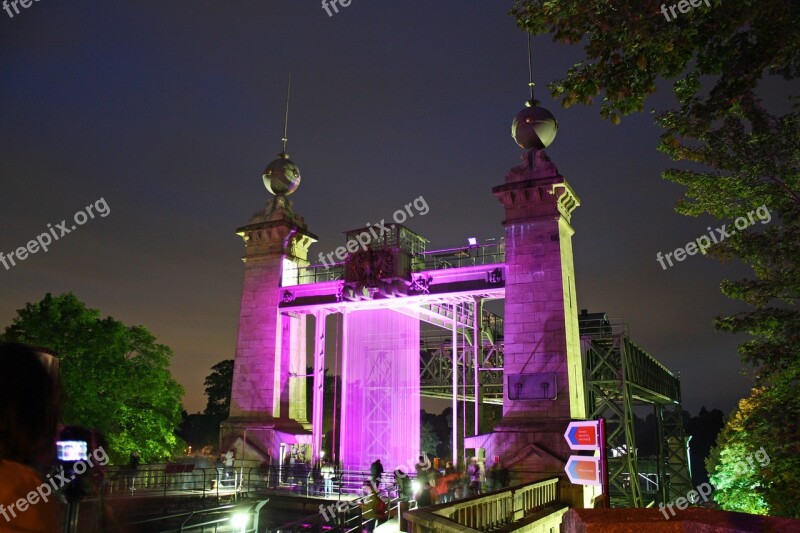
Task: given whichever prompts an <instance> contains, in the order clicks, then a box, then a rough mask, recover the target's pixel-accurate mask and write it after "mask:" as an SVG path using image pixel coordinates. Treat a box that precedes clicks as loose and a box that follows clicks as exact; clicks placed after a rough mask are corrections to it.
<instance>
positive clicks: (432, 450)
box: [419, 422, 442, 457]
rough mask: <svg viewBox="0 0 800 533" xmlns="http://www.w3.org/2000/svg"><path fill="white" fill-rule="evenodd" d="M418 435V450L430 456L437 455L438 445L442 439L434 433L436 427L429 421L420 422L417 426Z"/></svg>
mask: <svg viewBox="0 0 800 533" xmlns="http://www.w3.org/2000/svg"><path fill="white" fill-rule="evenodd" d="M419 435H420V448H419V451H420V452H422V453H426V454H428V455H430V456H431V457H436V456H437V455H438V449H439V445H440V444H441V443H442V440H441V439H440V438H439V435H438V434H437V433H436V428H435V427H434V426H433V424H432V423H431V422H422V425H421V426H420V428H419Z"/></svg>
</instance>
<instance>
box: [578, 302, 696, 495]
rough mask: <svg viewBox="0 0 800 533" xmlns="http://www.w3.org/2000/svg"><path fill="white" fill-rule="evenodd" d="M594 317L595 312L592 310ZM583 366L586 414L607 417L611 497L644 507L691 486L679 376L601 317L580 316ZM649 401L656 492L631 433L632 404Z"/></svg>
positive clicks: (683, 492)
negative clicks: (645, 486) (649, 489)
mask: <svg viewBox="0 0 800 533" xmlns="http://www.w3.org/2000/svg"><path fill="white" fill-rule="evenodd" d="M594 316H596V315H594ZM581 326H582V327H581V343H582V346H583V349H582V351H583V357H584V369H585V370H584V371H585V379H586V392H587V414H588V417H589V419H598V418H601V417H602V418H605V419H606V433H607V439H608V469H609V485H610V486H609V489H610V492H611V495H610V496H611V502H612V504H613V505H617V506H627V507H644V506H646V505H647V504H649V503H650V502H651V501H669V500H670V499H672V498H673V497H676V496H677V495H680V494H686V492H688V491H689V490H691V488H692V484H691V474H690V471H689V463H688V454H687V453H686V451H687V450H686V439H685V438H684V435H683V421H682V420H681V396H680V380H679V378H678V377H676V376H675V375H674V374H672V372H670V371H669V370H667V368H666V367H664V366H663V365H662V364H661V363H659V362H658V361H656V360H655V359H654V358H653V357H652V356H650V355H649V354H648V353H647V352H645V351H644V350H643V349H642V348H640V347H639V346H638V345H636V344H635V343H634V342H633V341H631V340H630V338H629V337H628V335H627V332H626V331H625V329H624V328H622V327H619V326H614V327H612V326H611V325H610V324H609V323H608V321H607V320H605V319H603V321H602V323H601V324H600V325H599V326H598V324H597V321H586V320H584V321H582V323H581ZM643 405H652V406H653V407H654V409H655V413H656V421H657V431H658V443H659V446H658V457H657V460H656V463H657V464H656V473H657V477H658V480H657V482H656V485H657V487H658V489H657V491H656V492H655V493H651V494H652V497H653V500H650V497H649V496H650V495H647V494H645V492H644V491H643V490H642V486H641V480H642V479H643V478H645V479H646V476H645V475H644V474H645V473H646V472H643V471H641V465H640V461H639V458H638V450H637V447H636V433H635V425H634V420H635V413H634V407H638V406H643Z"/></svg>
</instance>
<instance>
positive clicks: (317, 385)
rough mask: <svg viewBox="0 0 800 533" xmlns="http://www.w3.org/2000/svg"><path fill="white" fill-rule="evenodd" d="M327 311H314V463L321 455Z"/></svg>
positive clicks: (312, 436) (312, 416) (312, 422)
mask: <svg viewBox="0 0 800 533" xmlns="http://www.w3.org/2000/svg"><path fill="white" fill-rule="evenodd" d="M327 316H328V315H327V313H325V312H324V311H317V312H316V313H314V369H313V375H314V378H313V379H314V389H313V391H314V392H313V395H312V402H313V403H312V408H311V409H312V411H311V454H312V457H313V461H314V463H319V460H320V458H321V457H322V453H321V452H322V420H323V419H322V413H323V410H324V405H323V404H324V398H325V395H324V393H325V318H326V317H327Z"/></svg>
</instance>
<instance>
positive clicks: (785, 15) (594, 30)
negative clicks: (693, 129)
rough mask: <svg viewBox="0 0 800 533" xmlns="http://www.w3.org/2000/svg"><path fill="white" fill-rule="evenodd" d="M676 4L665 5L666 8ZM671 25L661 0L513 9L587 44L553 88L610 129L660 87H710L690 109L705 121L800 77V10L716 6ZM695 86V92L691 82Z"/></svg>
mask: <svg viewBox="0 0 800 533" xmlns="http://www.w3.org/2000/svg"><path fill="white" fill-rule="evenodd" d="M671 4H672V2H667V6H669V5H671ZM710 4H711V7H707V6H706V5H705V4H701V5H700V6H699V7H696V8H693V9H692V10H691V11H690V12H688V13H685V14H679V15H678V16H677V17H676V18H674V19H672V17H671V16H670V19H671V20H667V18H666V17H665V16H664V14H663V12H662V7H661V6H662V5H664V2H663V1H662V0H641V1H639V2H629V1H628V0H595V1H592V2H585V1H580V0H563V1H559V2H554V1H552V0H524V1H518V2H517V3H516V4H515V5H514V8H513V9H512V11H511V14H512V15H513V16H514V17H515V18H516V19H517V22H518V24H519V25H520V27H521V28H523V29H525V30H527V31H529V32H531V33H533V34H545V33H549V34H551V35H552V36H553V40H554V41H558V42H564V43H570V44H577V43H581V42H583V43H584V53H585V57H584V59H583V60H581V61H579V62H578V63H576V64H575V65H573V66H572V67H571V68H570V69H569V70H568V71H567V72H566V74H565V76H564V77H563V78H562V79H559V80H556V81H554V82H552V83H551V84H549V86H548V87H549V89H550V92H551V93H552V95H553V96H554V97H555V98H560V99H561V103H562V105H563V106H564V107H569V106H571V105H573V104H575V103H583V104H587V105H588V104H591V103H593V101H594V98H595V97H597V96H598V95H600V94H601V93H602V94H603V98H602V105H601V108H600V113H601V115H602V116H603V117H604V118H607V119H609V120H611V121H612V122H615V123H616V122H619V117H620V115H627V114H630V113H633V112H636V111H641V110H643V109H644V102H645V99H646V98H647V96H648V95H650V94H652V93H654V92H656V84H657V82H658V81H659V80H660V79H663V80H676V81H677V82H678V86H680V85H681V82H685V81H691V82H695V81H697V80H699V79H701V78H703V77H705V78H706V79H707V80H710V81H711V86H710V87H709V88H708V90H707V91H704V94H702V96H701V95H700V94H699V93H698V95H697V100H692V101H687V102H684V104H690V105H689V107H687V108H686V109H685V111H686V115H687V116H695V117H701V116H702V117H705V119H706V120H708V119H710V117H712V116H714V115H717V114H718V113H719V112H720V111H723V110H724V109H726V108H727V107H728V106H729V105H730V104H731V103H732V102H734V101H736V100H737V99H738V98H739V97H740V96H741V95H743V94H746V93H748V92H751V91H753V90H754V89H755V88H756V86H757V84H758V82H759V81H760V80H761V79H762V77H763V76H764V74H765V73H769V74H774V75H778V76H782V77H784V78H787V79H791V78H794V77H796V76H797V75H798V73H800V33H798V31H797V28H798V27H800V5H798V3H797V2H786V1H785V0H759V1H755V0H742V1H738V2H723V1H722V0H712V1H711V2H710ZM690 85H691V84H690Z"/></svg>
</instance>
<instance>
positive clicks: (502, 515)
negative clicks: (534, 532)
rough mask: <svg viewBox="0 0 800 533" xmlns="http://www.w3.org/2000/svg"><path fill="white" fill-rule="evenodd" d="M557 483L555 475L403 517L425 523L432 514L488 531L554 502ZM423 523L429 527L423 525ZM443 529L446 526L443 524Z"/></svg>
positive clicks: (556, 494)
mask: <svg viewBox="0 0 800 533" xmlns="http://www.w3.org/2000/svg"><path fill="white" fill-rule="evenodd" d="M558 483H559V481H558V478H557V477H554V478H550V479H546V480H543V481H537V482H533V483H528V484H525V485H517V486H515V487H509V488H506V489H501V490H498V491H495V492H490V493H488V494H485V495H481V496H474V497H472V498H467V499H464V500H460V501H456V502H452V503H445V504H440V505H434V506H431V507H427V508H425V509H423V510H421V511H419V512H418V511H411V512H409V513H407V514H406V517H407V518H408V519H409V520H410V521H412V522H415V521H419V522H421V523H422V522H425V523H427V522H430V520H431V517H430V516H428V515H430V514H433V515H438V516H440V517H442V518H445V519H447V521H449V522H452V523H453V524H457V525H459V526H462V527H466V528H470V529H472V530H478V531H487V530H489V529H494V528H497V527H501V526H504V525H507V524H511V523H513V522H516V521H518V520H521V519H522V518H524V517H526V516H528V515H530V514H532V513H534V512H537V511H540V510H541V509H543V508H544V507H546V506H548V505H551V504H555V503H557V502H558ZM434 520H435V519H434ZM437 525H438V523H437ZM423 526H424V527H428V526H425V525H424V524H423ZM442 530H443V531H447V530H448V529H447V527H443V528H442Z"/></svg>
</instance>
